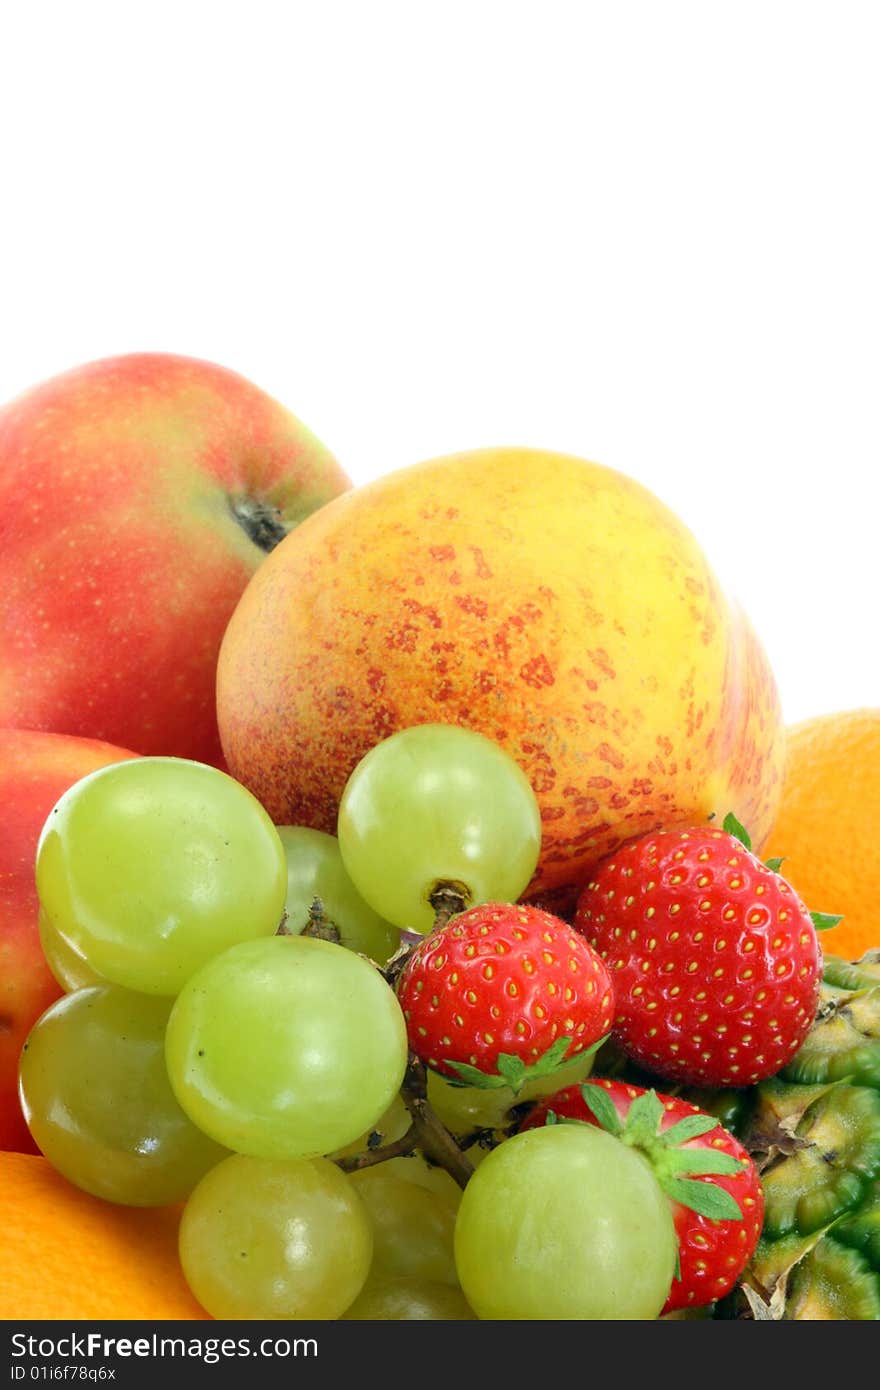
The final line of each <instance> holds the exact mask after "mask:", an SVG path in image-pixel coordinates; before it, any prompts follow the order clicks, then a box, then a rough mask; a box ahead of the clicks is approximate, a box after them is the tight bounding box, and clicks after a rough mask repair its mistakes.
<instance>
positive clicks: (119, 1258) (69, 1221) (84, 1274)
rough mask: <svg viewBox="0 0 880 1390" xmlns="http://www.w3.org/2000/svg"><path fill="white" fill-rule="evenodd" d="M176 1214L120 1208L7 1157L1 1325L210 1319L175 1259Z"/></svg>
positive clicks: (0, 1213) (0, 1193)
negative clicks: (33, 1321) (10, 1322)
mask: <svg viewBox="0 0 880 1390" xmlns="http://www.w3.org/2000/svg"><path fill="white" fill-rule="evenodd" d="M179 1217H180V1211H179V1208H177V1207H160V1208H155V1207H153V1208H143V1207H117V1206H113V1205H111V1204H110V1203H109V1202H102V1201H100V1200H99V1199H98V1198H97V1197H90V1196H89V1195H88V1194H87V1193H85V1192H81V1191H80V1190H79V1188H77V1187H74V1186H73V1185H72V1184H71V1183H69V1182H67V1180H66V1179H65V1178H62V1177H61V1176H60V1174H58V1173H56V1172H55V1169H54V1168H52V1167H51V1166H50V1164H49V1163H48V1162H47V1161H46V1159H45V1158H42V1157H38V1156H37V1155H35V1154H22V1153H11V1152H9V1153H6V1152H0V1230H2V1232H3V1254H2V1259H0V1319H4V1320H7V1321H8V1320H10V1319H16V1320H18V1319H21V1320H29V1319H37V1318H39V1319H47V1318H49V1319H58V1318H60V1319H65V1320H81V1319H102V1320H103V1319H110V1318H122V1319H132V1320H144V1321H155V1320H160V1319H175V1320H181V1319H188V1320H194V1319H204V1318H206V1317H207V1314H206V1313H205V1311H204V1309H203V1308H201V1307H200V1306H199V1304H198V1303H196V1301H195V1299H194V1298H193V1296H192V1294H191V1293H190V1291H189V1289H188V1288H187V1285H186V1282H185V1280H184V1278H183V1274H182V1273H181V1269H180V1264H179V1262H178V1258H177V1225H178V1221H179Z"/></svg>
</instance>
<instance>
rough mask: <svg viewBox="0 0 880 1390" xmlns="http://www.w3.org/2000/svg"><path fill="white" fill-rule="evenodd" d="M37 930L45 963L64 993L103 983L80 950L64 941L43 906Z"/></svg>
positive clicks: (104, 982) (104, 981)
mask: <svg viewBox="0 0 880 1390" xmlns="http://www.w3.org/2000/svg"><path fill="white" fill-rule="evenodd" d="M37 931H38V932H39V935H40V945H41V946H42V948H43V955H44V956H45V957H46V964H47V965H48V967H49V969H50V970H51V971H52V974H53V975H54V976H55V979H56V980H57V981H58V983H59V985H60V986H61V988H62V989H63V990H64V991H65V993H66V994H71V993H72V992H73V990H75V989H88V988H89V986H90V985H105V984H106V983H107V981H106V980H104V979H102V977H101V976H100V975H99V974H98V972H97V970H93V969H92V967H91V966H90V965H89V963H88V961H87V960H86V958H85V956H84V955H83V954H82V952H81V951H78V950H77V949H76V947H75V946H72V945H71V944H70V942H69V941H66V940H65V939H64V937H63V936H62V935H61V933H60V932H59V931H58V930H57V929H56V928H55V927H54V926H53V925H52V923H51V922H50V921H49V918H48V917H47V916H46V913H45V911H44V910H43V908H42V907H41V908H40V911H39V914H38V916H37Z"/></svg>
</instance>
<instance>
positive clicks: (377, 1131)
mask: <svg viewBox="0 0 880 1390" xmlns="http://www.w3.org/2000/svg"><path fill="white" fill-rule="evenodd" d="M411 1124H412V1118H411V1116H410V1113H409V1111H408V1110H407V1108H406V1106H405V1105H404V1103H403V1101H402V1100H401V1098H400V1096H399V1095H398V1096H395V1097H394V1099H393V1101H392V1102H391V1104H390V1105H389V1107H388V1109H387V1110H386V1111H385V1113H384V1115H380V1116H379V1118H378V1120H377V1121H376V1123H375V1124H374V1125H371V1126H370V1128H369V1129H367V1130H365V1131H364V1133H363V1134H359V1135H358V1137H357V1139H353V1140H352V1141H351V1143H350V1144H345V1145H344V1146H343V1147H342V1148H341V1149H337V1150H336V1152H335V1153H333V1154H332V1155H331V1157H332V1158H345V1157H347V1156H348V1155H349V1154H361V1153H366V1152H367V1150H368V1149H370V1148H372V1147H374V1145H373V1144H371V1142H370V1141H371V1139H372V1136H373V1135H378V1141H377V1146H378V1145H384V1144H393V1143H394V1142H395V1140H397V1139H402V1138H403V1136H404V1135H405V1134H406V1132H407V1130H408V1129H409V1127H410V1125H411Z"/></svg>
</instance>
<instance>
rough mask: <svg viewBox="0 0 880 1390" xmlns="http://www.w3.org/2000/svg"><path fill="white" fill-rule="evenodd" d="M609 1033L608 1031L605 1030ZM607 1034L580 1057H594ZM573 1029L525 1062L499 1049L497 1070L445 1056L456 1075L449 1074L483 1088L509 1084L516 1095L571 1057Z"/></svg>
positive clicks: (456, 1081)
mask: <svg viewBox="0 0 880 1390" xmlns="http://www.w3.org/2000/svg"><path fill="white" fill-rule="evenodd" d="M606 1037H607V1034H606ZM605 1040H606V1039H605V1038H600V1039H599V1041H598V1042H595V1043H593V1045H592V1047H588V1048H584V1050H583V1052H578V1053H577V1054H576V1055H577V1057H578V1059H579V1060H584V1059H586V1058H588V1057H591V1056H592V1055H593V1053H594V1052H597V1051H598V1050H599V1048H600V1047H601V1046H602V1044H603V1043H604V1042H605ZM572 1041H573V1039H572V1036H571V1034H570V1033H561V1034H560V1035H559V1037H558V1038H557V1039H556V1041H555V1042H553V1043H551V1044H550V1046H549V1047H548V1048H547V1051H546V1052H544V1053H543V1054H542V1055H541V1056H540V1057H539V1058H538V1060H537V1061H536V1062H532V1063H526V1062H524V1061H523V1060H522V1059H521V1058H520V1057H515V1056H514V1055H513V1054H512V1053H509V1052H499V1054H498V1071H497V1072H486V1071H480V1069H479V1067H472V1066H471V1065H470V1063H469V1062H453V1061H452V1060H451V1059H450V1058H448V1057H446V1058H444V1061H445V1062H446V1065H447V1066H448V1067H452V1069H453V1071H454V1072H455V1073H456V1077H457V1079H454V1078H453V1077H449V1076H448V1077H447V1078H446V1080H447V1081H449V1082H450V1083H451V1084H452V1085H453V1086H475V1087H476V1088H477V1089H478V1090H480V1091H498V1090H500V1089H501V1087H502V1086H509V1087H510V1089H511V1090H512V1091H513V1094H514V1095H515V1096H517V1095H519V1093H520V1091H521V1090H522V1088H523V1086H524V1084H525V1082H526V1081H531V1080H532V1079H533V1078H535V1077H540V1076H552V1074H553V1072H555V1071H558V1069H559V1067H561V1066H562V1064H563V1062H567V1061H572V1060H573V1059H572V1058H571V1057H567V1056H566V1054H567V1052H568V1049H569V1048H570V1047H571V1044H572Z"/></svg>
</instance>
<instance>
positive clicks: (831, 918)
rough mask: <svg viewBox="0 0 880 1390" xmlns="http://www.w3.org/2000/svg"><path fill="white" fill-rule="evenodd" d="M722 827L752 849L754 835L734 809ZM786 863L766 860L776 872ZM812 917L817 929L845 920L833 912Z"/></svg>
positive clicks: (821, 929) (827, 927)
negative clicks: (751, 834) (750, 833)
mask: <svg viewBox="0 0 880 1390" xmlns="http://www.w3.org/2000/svg"><path fill="white" fill-rule="evenodd" d="M722 828H723V829H724V830H726V831H727V833H728V835H732V836H733V837H734V839H735V840H739V842H740V844H742V845H744V846H745V848H746V849H747V850H751V848H752V837H751V836H750V835H749V832H748V831H747V830H746V828H745V826H744V825H743V824H742V823H741V822H740V821H738V820H737V818H736V816H735V815H734V814H733V812H732V811H728V813H727V815H726V816H725V817H724V822H723V826H722ZM784 863H785V860H784V859H768V860H767V861H766V867H767V868H768V869H770V870H772V872H773V873H774V874H778V873H779V870H780V869H781V868H782V866H783V864H784ZM810 918H811V920H812V923H813V927H814V928H815V930H816V931H830V930H831V928H832V927H836V926H837V924H838V922H842V921H843V918H842V917H835V915H834V913H832V912H811V913H810Z"/></svg>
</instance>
